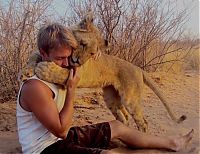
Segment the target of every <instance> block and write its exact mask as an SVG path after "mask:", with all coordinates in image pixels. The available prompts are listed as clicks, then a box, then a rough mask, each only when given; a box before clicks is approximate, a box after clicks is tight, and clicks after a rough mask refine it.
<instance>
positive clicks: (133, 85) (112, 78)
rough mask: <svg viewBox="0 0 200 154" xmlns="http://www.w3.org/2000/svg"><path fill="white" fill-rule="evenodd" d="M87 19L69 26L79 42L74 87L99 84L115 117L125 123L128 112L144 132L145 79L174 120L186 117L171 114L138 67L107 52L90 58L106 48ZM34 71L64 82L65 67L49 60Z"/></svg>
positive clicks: (75, 59)
mask: <svg viewBox="0 0 200 154" xmlns="http://www.w3.org/2000/svg"><path fill="white" fill-rule="evenodd" d="M91 21H92V19H91V17H88V16H87V18H85V19H84V20H83V21H82V22H81V23H80V24H79V25H77V26H75V27H73V28H72V31H73V33H74V36H75V37H76V39H77V41H78V43H79V45H78V48H77V49H76V50H75V51H74V52H73V55H72V59H73V61H74V62H77V63H74V64H73V62H71V64H73V65H76V66H80V74H81V79H80V81H79V84H78V87H87V88H88V87H102V88H103V92H104V100H105V102H106V104H107V106H108V108H109V109H110V110H111V112H112V113H113V115H114V116H115V117H116V119H118V120H120V121H121V122H123V123H126V124H127V123H128V121H129V119H130V118H131V116H132V117H133V118H134V120H135V122H136V125H137V127H138V129H139V130H141V131H144V132H146V131H147V122H146V120H145V118H144V116H143V109H142V107H141V104H140V103H141V101H142V93H143V86H144V83H145V84H146V85H148V86H149V87H150V88H151V89H152V90H153V91H154V92H155V93H156V94H157V95H158V97H159V98H160V99H161V101H162V102H163V104H164V106H165V107H166V109H167V111H168V112H169V114H170V116H171V117H172V119H173V120H174V121H176V122H181V121H183V120H184V119H185V118H186V117H185V116H182V117H181V118H179V119H176V118H175V116H174V115H173V112H172V111H171V110H170V108H169V107H168V105H167V101H166V99H165V97H164V95H163V94H162V93H161V92H160V90H159V89H158V87H157V86H156V85H155V83H154V82H153V81H152V80H151V79H150V78H149V77H148V75H147V73H146V72H144V71H143V70H141V69H140V68H139V67H137V66H135V65H133V64H131V63H129V62H127V61H125V60H122V59H119V58H117V57H114V56H110V55H107V54H102V55H101V57H99V58H98V59H97V60H94V59H92V58H91V57H92V55H93V54H95V53H97V52H99V50H101V51H103V50H105V49H106V48H105V45H104V40H103V38H102V36H101V33H100V32H99V31H98V29H97V28H96V27H95V26H94V25H93V23H92V22H91ZM83 44H84V45H83ZM35 73H36V74H37V76H38V77H39V78H41V79H43V80H46V81H49V82H53V83H58V84H64V83H66V80H67V78H68V75H69V70H67V69H64V68H61V67H59V66H57V65H56V64H55V63H53V62H41V63H39V64H38V66H37V67H36V69H35ZM25 76H26V75H25Z"/></svg>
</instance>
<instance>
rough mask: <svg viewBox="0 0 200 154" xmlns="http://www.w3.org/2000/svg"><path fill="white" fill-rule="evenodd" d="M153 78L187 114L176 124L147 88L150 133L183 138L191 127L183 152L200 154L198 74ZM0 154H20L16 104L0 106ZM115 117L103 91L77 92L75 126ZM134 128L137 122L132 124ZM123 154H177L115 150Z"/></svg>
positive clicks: (179, 111)
mask: <svg viewBox="0 0 200 154" xmlns="http://www.w3.org/2000/svg"><path fill="white" fill-rule="evenodd" d="M151 76H152V78H153V79H154V80H155V81H156V82H157V84H158V85H159V87H160V88H161V89H162V90H163V91H164V92H165V94H166V96H167V98H168V99H169V100H170V101H169V104H170V106H171V108H172V109H173V111H174V112H175V113H176V115H177V116H178V115H182V114H185V115H187V120H185V121H184V122H183V123H182V124H175V123H174V122H173V121H172V120H171V119H170V117H169V115H168V114H167V112H166V109H165V108H164V107H163V105H162V103H161V102H160V100H159V99H158V97H157V96H156V95H155V94H154V93H153V92H152V91H151V90H150V89H149V88H148V87H145V91H144V100H143V103H142V105H143V106H144V112H145V116H146V119H147V120H148V123H149V133H151V134H155V135H181V134H184V133H186V132H188V131H189V130H191V129H192V128H194V130H195V135H194V138H193V139H192V141H191V143H190V144H189V146H188V147H187V148H186V150H185V151H184V152H179V154H183V153H188V154H198V153H200V151H199V150H200V149H199V78H200V76H199V74H197V73H187V74H185V75H178V74H166V73H153V74H151ZM0 108H1V110H0V154H4V153H6V154H10V153H21V148H20V145H19V143H18V137H17V131H16V118H15V109H16V103H15V102H1V103H0ZM112 119H114V117H113V116H112V114H111V113H110V111H109V110H108V109H107V108H106V106H105V104H104V102H103V97H102V92H101V90H100V89H86V88H85V89H78V90H77V96H76V101H75V114H74V125H85V124H92V123H97V122H102V121H108V120H112ZM132 126H133V127H134V121H133V122H132ZM115 150H116V151H118V152H119V153H122V154H126V153H127V154H135V153H137V154H139V153H141V154H146V153H148V154H149V153H151V154H155V153H159V154H161V153H174V152H169V151H163V150H130V149H124V148H117V149H115Z"/></svg>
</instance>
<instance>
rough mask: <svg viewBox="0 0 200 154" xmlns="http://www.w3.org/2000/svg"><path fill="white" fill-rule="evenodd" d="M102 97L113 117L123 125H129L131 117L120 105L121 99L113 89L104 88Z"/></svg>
mask: <svg viewBox="0 0 200 154" xmlns="http://www.w3.org/2000/svg"><path fill="white" fill-rule="evenodd" d="M103 96H104V100H105V103H106V105H107V107H108V108H109V109H110V111H111V112H112V114H113V115H114V117H115V118H116V119H117V120H119V121H121V122H122V123H124V124H125V125H129V120H130V118H131V115H130V114H129V113H128V112H127V110H126V108H125V107H124V105H123V104H121V98H120V96H119V94H118V92H117V91H116V90H115V88H114V87H113V86H107V87H104V88H103Z"/></svg>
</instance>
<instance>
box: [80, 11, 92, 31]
mask: <svg viewBox="0 0 200 154" xmlns="http://www.w3.org/2000/svg"><path fill="white" fill-rule="evenodd" d="M93 20H94V17H93V13H92V11H89V12H88V13H87V14H86V15H85V17H84V18H83V20H82V21H81V22H80V23H79V28H80V29H79V30H80V31H87V32H91V31H92V30H93Z"/></svg>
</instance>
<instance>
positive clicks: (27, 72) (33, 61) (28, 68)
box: [18, 52, 42, 82]
mask: <svg viewBox="0 0 200 154" xmlns="http://www.w3.org/2000/svg"><path fill="white" fill-rule="evenodd" d="M40 61H42V58H41V56H40V54H39V52H34V53H32V54H31V55H30V58H29V59H28V62H27V64H26V65H25V66H24V67H23V68H22V70H21V72H20V73H19V76H18V80H19V81H20V82H24V81H26V80H27V79H28V78H30V77H32V76H33V75H34V74H35V67H36V66H37V64H38V63H39V62H40Z"/></svg>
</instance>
